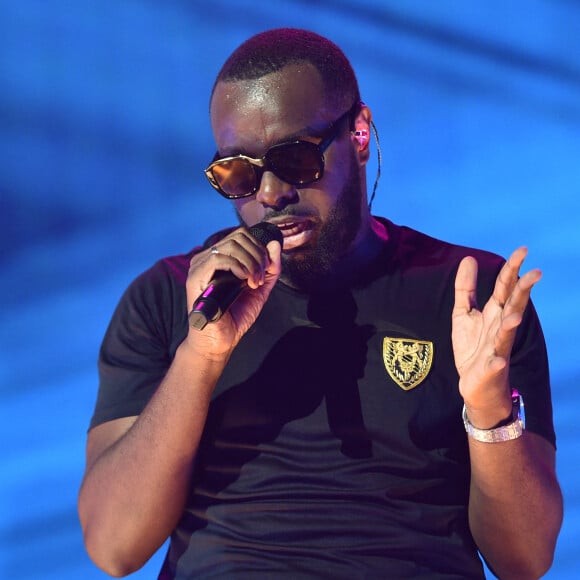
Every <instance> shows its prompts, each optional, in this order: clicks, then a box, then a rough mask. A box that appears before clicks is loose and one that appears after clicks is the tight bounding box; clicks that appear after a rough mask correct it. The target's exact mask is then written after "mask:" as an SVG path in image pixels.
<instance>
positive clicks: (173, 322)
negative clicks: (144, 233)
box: [90, 255, 191, 428]
mask: <svg viewBox="0 0 580 580" xmlns="http://www.w3.org/2000/svg"><path fill="white" fill-rule="evenodd" d="M190 258H191V255H183V256H176V257H173V258H167V259H164V260H161V261H159V262H157V263H156V264H155V265H154V266H153V267H152V268H150V269H149V270H147V271H146V272H144V273H143V274H141V275H140V276H139V277H138V278H136V279H135V280H134V281H133V282H132V283H131V285H130V286H129V287H128V288H127V290H126V291H125V293H124V294H123V296H122V297H121V300H120V301H119V303H118V305H117V307H116V309H115V312H114V314H113V317H112V319H111V322H110V323H109V326H108V328H107V331H106V333H105V337H104V339H103V342H102V345H101V349H100V352H99V361H98V369H99V391H98V395H97V401H96V405H95V410H94V413H93V416H92V419H91V422H90V428H92V427H95V426H96V425H99V424H100V423H104V422H106V421H111V420H113V419H119V418H121V417H131V416H136V415H139V414H140V413H141V412H142V411H143V409H144V408H145V406H146V405H147V403H148V402H149V400H150V399H151V397H152V396H153V394H154V392H155V390H156V389H157V387H158V386H159V384H160V383H161V381H162V380H163V378H164V376H165V374H166V372H167V369H168V368H169V365H170V364H171V361H172V360H173V357H174V355H175V350H176V349H177V346H178V345H179V344H180V343H181V342H182V341H183V339H184V338H185V336H186V333H187V312H186V308H187V302H186V294H185V280H186V277H187V270H188V266H189V259H190Z"/></svg>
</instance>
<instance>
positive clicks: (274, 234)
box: [250, 222, 284, 246]
mask: <svg viewBox="0 0 580 580" xmlns="http://www.w3.org/2000/svg"><path fill="white" fill-rule="evenodd" d="M250 234H252V237H254V238H256V240H258V242H260V243H262V244H264V246H266V245H267V244H269V243H270V242H272V241H274V240H276V241H277V242H278V243H279V244H280V245H282V242H283V240H284V237H283V236H282V232H281V231H280V230H279V229H278V228H277V227H276V226H275V225H274V224H271V223H269V222H260V223H259V224H256V225H255V226H252V227H251V228H250Z"/></svg>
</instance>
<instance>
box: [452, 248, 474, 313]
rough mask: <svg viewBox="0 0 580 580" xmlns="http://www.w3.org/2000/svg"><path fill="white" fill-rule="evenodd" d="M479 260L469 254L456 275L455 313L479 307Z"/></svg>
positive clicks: (466, 311) (462, 261) (467, 311)
mask: <svg viewBox="0 0 580 580" xmlns="http://www.w3.org/2000/svg"><path fill="white" fill-rule="evenodd" d="M476 288H477V261H476V260H475V258H472V257H471V256H468V257H466V258H463V260H461V262H460V264H459V268H458V269H457V275H456V276H455V306H454V308H453V314H454V315H458V314H464V313H469V312H471V310H473V309H474V308H477V297H476Z"/></svg>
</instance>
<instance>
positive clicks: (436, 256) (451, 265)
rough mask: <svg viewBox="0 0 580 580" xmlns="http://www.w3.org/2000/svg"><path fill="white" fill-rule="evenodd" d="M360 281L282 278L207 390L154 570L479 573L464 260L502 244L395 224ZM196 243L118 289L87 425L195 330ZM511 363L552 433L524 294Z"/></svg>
mask: <svg viewBox="0 0 580 580" xmlns="http://www.w3.org/2000/svg"><path fill="white" fill-rule="evenodd" d="M384 223H385V224H386V226H387V228H388V232H389V242H388V244H387V246H386V249H385V251H384V252H383V254H382V255H381V256H380V257H379V259H377V260H376V262H375V263H374V264H373V267H372V268H371V269H370V270H369V272H367V273H366V275H365V277H364V279H361V280H360V282H359V283H358V284H357V285H356V287H352V288H348V289H337V290H336V291H335V292H332V293H329V292H327V293H325V294H324V295H319V296H317V295H306V294H302V293H300V292H297V291H295V290H293V289H291V288H289V287H287V286H285V285H284V284H282V283H278V284H277V285H276V287H275V288H274V290H273V291H272V294H271V295H270V298H269V300H268V302H267V303H266V305H265V307H264V309H263V311H262V313H261V314H260V316H259V318H258V320H257V321H256V323H255V324H254V326H253V327H252V328H251V329H250V331H249V332H248V333H247V334H246V335H245V336H244V337H243V339H242V341H241V342H240V344H239V345H238V347H237V348H236V350H235V351H234V353H233V355H232V357H231V359H230V362H229V363H228V366H227V367H226V369H225V371H224V373H223V375H222V377H221V378H220V380H219V382H218V384H217V386H216V389H215V392H214V394H213V398H212V403H211V406H210V410H209V414H208V418H207V422H206V427H205V431H204V435H203V438H202V441H201V444H200V448H199V452H198V455H197V457H196V462H195V465H194V472H193V483H192V489H191V494H190V497H189V500H188V502H187V506H186V509H185V511H184V514H183V517H182V519H181V521H180V523H179V525H178V527H177V528H176V530H175V531H174V533H173V535H172V538H171V543H170V548H169V552H168V555H167V558H166V561H165V563H164V566H163V570H162V572H161V576H160V577H161V578H190V577H195V578H224V577H227V578H236V579H250V578H252V579H253V578H256V577H263V578H313V579H314V578H332V579H338V578H349V579H350V578H385V577H387V578H429V579H435V578H448V579H450V578H482V577H483V572H482V567H481V562H480V560H479V557H478V555H477V549H476V547H475V545H474V543H473V539H472V537H471V534H470V532H469V527H468V523H467V502H468V493H469V458H468V447H467V440H466V434H465V431H464V429H463V425H462V421H461V408H462V400H461V397H460V395H459V392H458V388H457V383H458V376H457V371H456V369H455V365H454V362H453V353H452V348H451V310H452V306H453V300H454V279H455V274H456V271H457V266H458V264H459V261H460V260H461V258H462V257H463V256H465V255H473V256H474V257H476V258H477V260H478V263H479V278H478V299H479V304H480V305H483V304H484V303H485V301H486V300H487V298H488V297H489V295H490V294H491V291H492V289H493V283H494V281H495V277H496V275H497V272H498V271H499V269H500V268H501V265H502V262H503V261H502V260H501V258H499V257H497V256H495V255H492V254H489V253H486V252H481V251H478V250H472V249H466V248H462V247H458V246H454V245H451V244H447V243H444V242H441V241H438V240H434V239H433V238H430V237H428V236H425V235H423V234H420V233H418V232H415V231H413V230H411V229H409V228H404V227H399V226H395V225H394V224H392V223H390V222H387V221H386V220H385V221H384ZM190 258H191V254H188V255H184V256H176V257H172V258H168V259H165V260H162V261H160V262H158V263H157V264H156V265H155V266H154V267H153V268H152V269H150V270H149V271H147V272H146V273H145V274H143V275H141V276H140V277H139V278H138V279H137V280H136V281H135V282H134V283H133V284H132V285H131V286H130V287H129V289H128V290H127V292H126V293H125V295H124V296H123V298H122V300H121V302H120V304H119V306H118V308H117V310H116V312H115V314H114V317H113V320H112V322H111V325H110V327H109V329H108V331H107V334H106V337H105V340H104V342H103V346H102V349H101V355H100V362H99V366H100V375H101V383H100V389H99V397H98V401H97V407H96V410H95V414H94V416H93V419H92V422H91V425H92V426H94V425H96V424H99V423H102V422H104V421H108V420H111V419H115V418H119V417H124V416H133V415H138V414H139V413H140V412H141V411H142V410H143V408H144V407H145V406H146V404H147V402H148V400H149V399H150V397H151V396H152V394H153V392H154V391H155V389H156V388H157V386H158V384H159V382H160V381H161V380H162V378H163V376H164V375H165V372H166V370H167V368H168V366H169V365H170V363H171V360H172V358H173V356H174V353H175V350H176V348H177V346H178V345H179V344H180V342H181V341H182V340H183V339H184V337H185V335H186V333H187V313H186V300H185V278H186V274H187V270H188V267H189V260H190ZM510 379H511V383H512V385H513V386H515V387H517V388H518V389H519V391H520V392H521V393H522V394H523V396H524V400H525V404H526V419H527V428H528V429H530V430H531V431H534V432H536V433H539V434H540V435H542V436H543V437H545V438H546V439H548V440H549V441H550V442H552V443H553V444H554V442H555V436H554V431H553V425H552V417H551V403H550V392H549V378H548V367H547V361H546V351H545V345H544V340H543V337H542V333H541V329H540V326H539V323H538V320H537V317H536V314H535V312H534V309H533V307H531V306H530V308H528V311H527V312H526V315H525V318H524V321H523V323H522V325H521V326H520V329H519V330H518V335H517V338H516V344H515V346H514V353H513V356H512V362H511V368H510Z"/></svg>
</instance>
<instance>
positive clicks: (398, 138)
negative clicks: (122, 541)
mask: <svg viewBox="0 0 580 580" xmlns="http://www.w3.org/2000/svg"><path fill="white" fill-rule="evenodd" d="M274 4H275V5H274ZM278 26H298V27H305V28H310V29H312V30H315V31H317V32H320V33H322V34H324V35H327V36H329V37H330V38H331V39H333V40H334V41H336V42H337V43H338V44H339V45H340V46H341V47H342V48H343V49H344V50H345V52H346V53H347V55H348V56H349V57H350V59H351V60H352V62H353V65H354V67H355V69H356V70H357V71H358V73H359V77H360V84H361V88H362V93H363V96H364V99H365V101H366V102H367V104H368V105H369V106H370V107H371V108H372V110H373V112H374V118H375V122H376V124H377V126H378V128H379V132H380V137H381V145H382V152H383V166H382V181H381V185H380V187H379V191H378V194H377V199H376V201H375V204H374V209H375V212H376V213H378V214H382V215H385V216H387V217H389V218H391V219H392V220H394V221H395V222H398V223H404V224H407V225H409V226H411V227H414V228H416V229H419V230H423V231H425V232H426V233H428V234H431V235H433V236H436V237H441V238H444V239H447V240H449V241H452V242H457V243H460V244H466V245H473V246H478V247H483V248H486V249H490V250H493V251H496V252H498V253H500V254H503V255H508V254H509V253H510V252H511V250H512V249H514V248H515V247H516V246H518V245H520V244H525V245H527V246H528V247H529V249H530V254H529V259H528V265H529V267H536V266H537V267H540V268H541V269H542V270H543V271H544V279H543V280H542V281H541V283H540V284H539V286H538V287H537V288H536V289H535V290H534V301H535V303H536V306H537V308H538V311H539V313H540V316H541V318H542V321H543V325H544V331H545V334H546V339H547V343H548V349H549V352H550V356H551V370H552V379H553V396H554V405H555V422H556V428H557V432H558V473H559V476H560V479H561V483H562V486H563V489H564V494H565V502H566V514H565V523H564V528H563V531H562V534H561V537H560V540H559V544H558V549H557V554H556V561H555V563H554V566H553V569H552V571H551V572H550V573H549V574H548V576H547V577H548V578H554V579H565V578H566V579H567V578H570V579H572V578H576V577H577V574H578V567H579V564H580V557H579V555H578V550H577V547H576V544H577V539H578V538H579V537H580V475H579V472H580V469H579V467H580V463H579V460H578V452H577V443H574V441H575V439H576V438H577V436H578V433H579V428H578V422H579V419H578V417H579V414H580V405H579V403H580V389H579V384H580V368H579V367H580V365H579V355H578V344H579V339H578V337H577V336H576V334H575V333H576V332H577V331H578V329H579V328H580V309H579V308H578V284H579V282H580V268H579V266H578V264H579V262H580V228H579V217H580V211H579V210H580V163H579V153H580V64H579V63H580V59H579V58H578V57H580V41H579V38H580V4H579V3H578V2H576V1H573V0H552V1H549V0H511V1H509V2H498V1H493V0H492V1H472V2H457V1H449V0H446V1H445V0H440V1H439V2H427V1H424V2H421V1H418V0H408V1H406V2H396V1H387V0H375V1H374V2H373V1H366V2H364V1H363V2H352V1H346V0H318V1H317V0H308V1H300V0H293V1H289V0H279V1H278V2H276V3H273V2H272V3H266V4H264V3H263V2H251V1H248V0H238V1H236V2H227V1H225V0H213V1H212V2H208V3H205V2H193V1H191V2H187V1H185V0H165V1H164V2H154V1H151V0H114V1H113V0H100V1H90V0H89V1H85V2H66V1H65V0H36V1H35V0H13V1H9V0H0V87H1V90H0V196H1V197H0V236H1V242H2V244H1V245H2V250H1V253H0V276H1V280H0V440H1V441H2V451H1V464H0V577H2V578H10V579H22V580H24V579H37V578H42V579H47V580H48V579H51V580H52V579H54V580H56V579H58V580H67V579H77V578H85V579H99V578H104V577H105V576H104V574H102V573H101V572H99V571H98V570H97V569H96V568H94V566H93V565H92V564H91V563H90V561H89V559H88V557H87V556H86V554H85V552H84V549H83V546H82V538H81V533H80V528H79V524H78V520H77V515H76V507H75V504H76V494H77V489H78V486H79V482H80V478H81V475H82V471H83V464H84V442H85V431H86V428H87V424H88V420H89V417H90V415H91V411H92V406H93V403H94V399H95V393H96V383H97V377H96V369H95V360H96V356H97V350H98V347H99V343H100V340H101V337H102V335H103V332H104V330H105V327H106V325H107V323H108V320H109V317H110V315H111V313H112V310H113V308H114V306H115V304H116V302H117V300H118V299H119V297H120V295H121V293H122V291H123V290H124V288H125V287H126V285H127V284H128V283H129V282H130V281H131V280H132V279H133V278H134V277H135V276H136V275H137V274H139V273H140V272H141V271H142V270H143V269H145V268H146V267H148V266H149V265H151V264H152V263H153V262H154V261H155V260H156V259H158V258H159V257H162V256H164V255H168V254H174V253H181V252H183V251H186V250H188V249H189V248H190V247H192V246H193V245H195V244H197V243H198V242H200V241H201V240H202V239H203V238H204V237H205V236H206V235H208V234H209V233H211V232H213V231H214V230H216V229H218V228H220V227H222V226H226V225H230V224H233V223H234V221H235V220H234V215H233V212H232V210H231V208H230V206H229V204H228V202H226V201H225V200H222V199H221V198H219V196H217V195H216V194H215V192H214V191H213V190H212V189H211V188H210V187H209V186H208V184H207V183H205V181H204V176H203V173H202V169H203V167H205V164H206V163H207V162H208V161H209V160H210V159H211V157H212V155H213V153H214V144H213V140H212V137H211V134H210V129H209V122H208V115H207V109H208V95H209V92H210V89H211V85H212V83H213V79H214V77H215V74H216V73H217V71H218V69H219V67H220V66H221V64H222V62H223V61H224V59H225V58H226V57H227V55H228V54H229V53H230V52H231V50H233V49H234V48H235V47H236V46H237V45H238V44H239V43H241V42H242V41H243V40H245V39H246V38H247V37H248V36H250V35H252V34H253V33H255V32H258V31H261V30H264V29H267V28H272V27H278ZM374 147H375V146H374V144H373V148H374ZM375 169H376V162H375V161H374V160H373V162H372V164H371V169H370V175H369V181H370V183H372V180H373V178H374V170H375ZM514 502H518V498H517V497H514ZM522 509H525V506H522ZM161 559H162V554H161V553H160V554H158V555H157V556H155V557H154V559H153V560H152V561H151V562H150V563H149V564H148V565H147V566H146V567H145V568H144V569H143V570H141V571H140V572H138V573H136V574H135V575H134V576H133V577H134V578H154V577H156V572H157V570H158V568H159V565H160V562H161Z"/></svg>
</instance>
